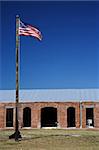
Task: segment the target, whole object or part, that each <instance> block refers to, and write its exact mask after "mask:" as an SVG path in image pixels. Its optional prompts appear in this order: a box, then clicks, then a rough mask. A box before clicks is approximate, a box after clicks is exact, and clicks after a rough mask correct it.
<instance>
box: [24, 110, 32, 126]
mask: <svg viewBox="0 0 99 150" xmlns="http://www.w3.org/2000/svg"><path fill="white" fill-rule="evenodd" d="M23 127H31V109H30V108H29V107H26V108H24V109H23Z"/></svg>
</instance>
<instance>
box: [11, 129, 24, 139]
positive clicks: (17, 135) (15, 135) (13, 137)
mask: <svg viewBox="0 0 99 150" xmlns="http://www.w3.org/2000/svg"><path fill="white" fill-rule="evenodd" d="M9 139H15V141H19V139H22V136H21V134H20V131H19V130H18V131H15V132H14V133H13V134H12V135H10V136H9Z"/></svg>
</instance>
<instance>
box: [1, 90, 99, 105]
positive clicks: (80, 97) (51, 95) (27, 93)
mask: <svg viewBox="0 0 99 150" xmlns="http://www.w3.org/2000/svg"><path fill="white" fill-rule="evenodd" d="M19 95H20V102H70V101H72V102H80V101H95V102H99V89H22V90H20V94H19ZM0 102H15V90H0Z"/></svg>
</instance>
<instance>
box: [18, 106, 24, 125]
mask: <svg viewBox="0 0 99 150" xmlns="http://www.w3.org/2000/svg"><path fill="white" fill-rule="evenodd" d="M18 120H19V128H22V127H23V107H22V105H21V104H19V107H18Z"/></svg>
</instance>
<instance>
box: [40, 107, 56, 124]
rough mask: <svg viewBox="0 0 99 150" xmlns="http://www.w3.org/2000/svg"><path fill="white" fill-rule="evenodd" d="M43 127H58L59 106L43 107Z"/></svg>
mask: <svg viewBox="0 0 99 150" xmlns="http://www.w3.org/2000/svg"><path fill="white" fill-rule="evenodd" d="M41 127H57V108H54V107H44V108H42V109H41Z"/></svg>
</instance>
